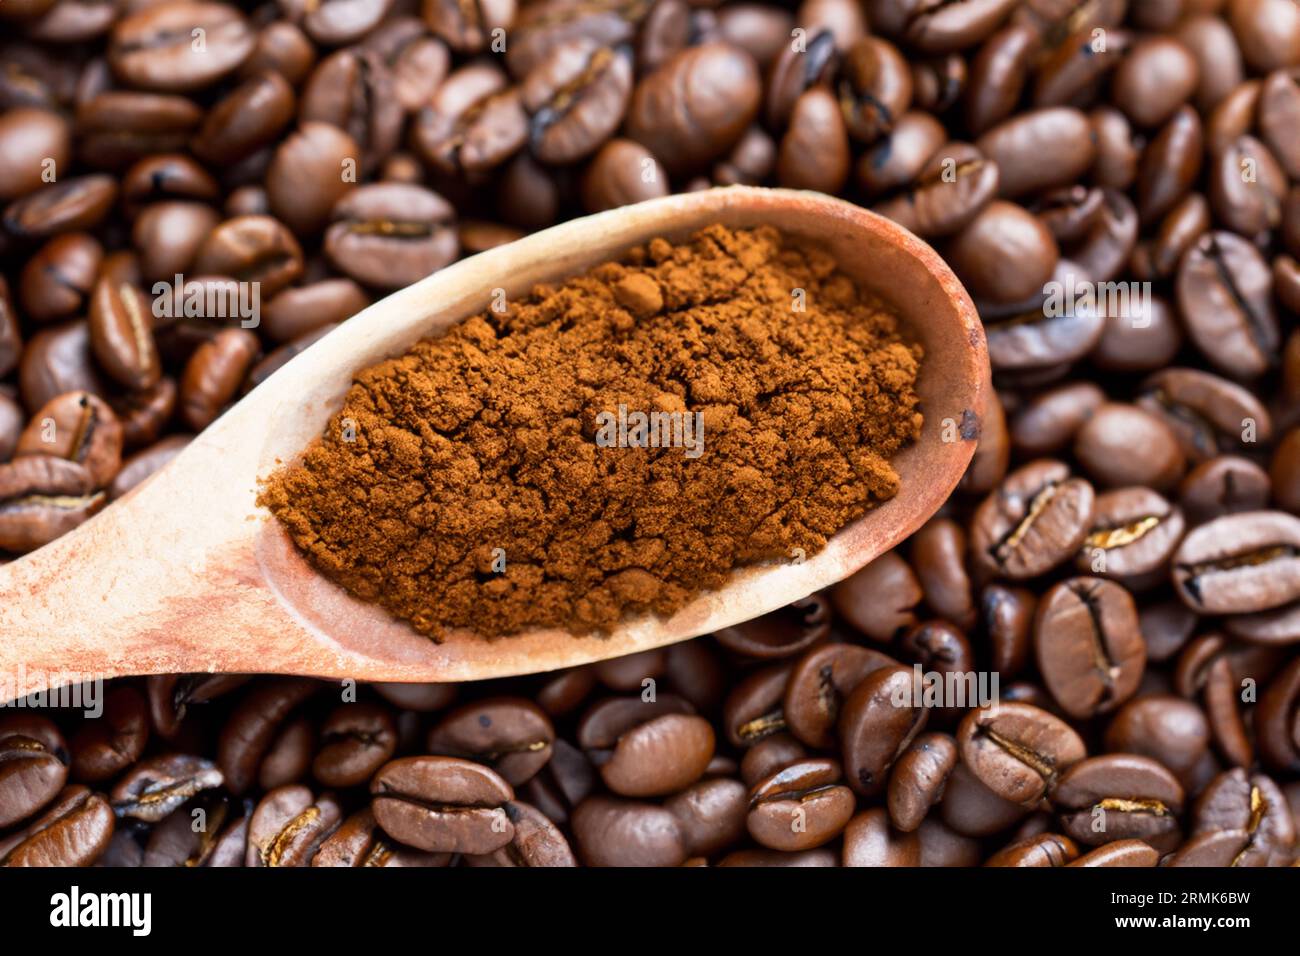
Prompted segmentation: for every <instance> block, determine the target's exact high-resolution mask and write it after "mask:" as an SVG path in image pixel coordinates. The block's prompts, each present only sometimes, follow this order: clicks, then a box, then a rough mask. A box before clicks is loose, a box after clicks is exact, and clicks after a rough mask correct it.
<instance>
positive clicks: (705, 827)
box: [664, 778, 749, 856]
mask: <svg viewBox="0 0 1300 956" xmlns="http://www.w3.org/2000/svg"><path fill="white" fill-rule="evenodd" d="M748 805H749V794H748V789H747V788H746V787H745V785H744V784H742V783H741V782H740V781H738V780H730V779H726V778H719V779H713V780H701V781H700V782H699V783H696V784H693V785H691V786H690V787H687V788H686V789H685V790H683V791H682V792H681V793H678V794H676V795H675V796H672V797H670V798H668V800H666V801H665V802H664V808H665V809H666V810H668V812H669V813H671V814H672V815H673V817H674V818H676V820H677V823H678V826H679V828H680V832H681V835H682V840H683V842H684V844H685V846H686V849H687V851H688V852H689V853H691V854H692V855H702V856H712V855H714V854H716V853H719V852H720V851H722V850H725V849H727V848H728V847H731V846H733V845H734V844H736V843H737V842H739V841H740V839H741V838H742V837H743V836H744V834H745V816H746V813H747V811H748Z"/></svg>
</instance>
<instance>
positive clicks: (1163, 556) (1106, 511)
mask: <svg viewBox="0 0 1300 956" xmlns="http://www.w3.org/2000/svg"><path fill="white" fill-rule="evenodd" d="M1184 527H1185V522H1184V520H1183V514H1182V512H1181V511H1180V510H1179V509H1178V508H1177V507H1176V506H1173V505H1170V504H1169V502H1168V501H1166V500H1165V499H1164V498H1163V497H1161V496H1160V495H1159V494H1157V493H1156V492H1154V491H1152V490H1151V489H1149V488H1141V487H1138V488H1121V489H1118V490H1116V491H1109V492H1106V493H1105V494H1102V495H1098V496H1097V501H1096V506H1095V508H1094V509H1093V515H1092V530H1090V531H1089V532H1088V537H1087V538H1085V539H1084V542H1083V548H1082V549H1081V550H1080V551H1079V556H1078V558H1077V559H1076V560H1075V566H1076V567H1077V568H1078V569H1079V570H1080V571H1083V572H1089V571H1090V572H1092V573H1093V574H1097V575H1100V576H1102V577H1112V578H1118V579H1120V580H1122V581H1125V582H1126V583H1128V584H1129V585H1130V586H1133V587H1137V586H1143V585H1146V584H1154V583H1155V582H1156V581H1157V579H1158V578H1159V577H1162V576H1163V572H1164V570H1165V568H1166V566H1167V565H1168V562H1169V559H1170V558H1171V557H1172V556H1173V553H1174V549H1175V548H1176V547H1177V546H1178V542H1179V541H1180V540H1181V539H1182V536H1183V529H1184Z"/></svg>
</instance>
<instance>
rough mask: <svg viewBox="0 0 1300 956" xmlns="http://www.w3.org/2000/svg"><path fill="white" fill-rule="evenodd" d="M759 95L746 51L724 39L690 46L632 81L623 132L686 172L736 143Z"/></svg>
mask: <svg viewBox="0 0 1300 956" xmlns="http://www.w3.org/2000/svg"><path fill="white" fill-rule="evenodd" d="M760 97H761V89H760V84H759V77H758V70H757V68H756V67H755V65H754V62H753V60H752V59H751V58H750V57H749V55H748V54H746V53H744V52H743V51H741V50H738V49H736V48H734V47H731V46H728V45H727V44H724V43H706V44H704V45H702V46H697V47H689V48H687V49H685V50H682V51H681V52H680V53H677V54H676V55H674V56H673V57H672V58H671V59H669V60H668V61H667V62H666V63H664V64H663V65H662V66H661V67H659V68H658V69H657V70H655V71H654V72H653V73H651V74H650V75H648V76H646V77H644V78H643V79H641V80H640V81H639V82H638V83H637V85H636V88H635V89H634V90H633V92H632V102H631V104H630V106H629V108H628V115H627V124H626V128H627V133H628V136H629V137H630V138H631V139H633V140H635V141H636V142H639V143H641V144H642V145H643V146H645V147H646V149H648V150H650V152H651V153H653V154H654V156H655V157H656V158H657V159H658V160H659V162H661V163H663V164H664V166H665V167H666V168H667V169H668V171H669V172H671V173H674V174H683V173H688V172H691V171H693V170H697V169H700V168H703V167H705V166H707V164H708V163H710V162H711V161H713V160H715V159H717V158H718V157H720V156H722V155H724V154H725V153H726V151H727V150H729V149H730V148H731V147H732V146H733V145H735V143H736V141H737V140H739V138H740V136H741V135H742V134H743V133H744V131H745V129H746V128H747V127H748V126H749V124H750V122H751V121H752V120H753V119H754V117H755V115H756V114H757V112H758V106H759V100H760Z"/></svg>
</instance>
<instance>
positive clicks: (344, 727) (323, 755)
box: [311, 703, 397, 787]
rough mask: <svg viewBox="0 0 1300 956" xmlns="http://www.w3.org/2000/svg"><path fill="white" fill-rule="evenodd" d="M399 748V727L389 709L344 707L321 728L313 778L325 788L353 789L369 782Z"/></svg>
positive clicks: (363, 704) (361, 706)
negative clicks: (372, 775) (352, 787)
mask: <svg viewBox="0 0 1300 956" xmlns="http://www.w3.org/2000/svg"><path fill="white" fill-rule="evenodd" d="M396 749H397V727H396V725H395V724H394V723H393V718H392V716H391V715H390V713H389V712H388V710H387V709H385V708H383V707H379V706H376V705H373V704H365V703H357V704H345V705H343V706H342V707H340V708H338V709H337V710H335V711H334V713H332V714H331V715H330V716H329V717H327V718H326V719H325V722H324V723H323V724H322V725H321V730H320V745H319V747H318V749H317V750H316V755H315V757H314V758H313V759H312V765H311V770H312V776H313V777H315V778H316V780H317V781H319V782H320V783H321V784H322V785H324V786H326V787H351V786H356V785H357V784H361V783H364V782H366V781H367V780H369V779H370V776H371V774H373V773H374V772H375V771H376V770H378V769H379V768H380V767H382V766H383V765H384V764H385V763H387V762H388V760H389V759H390V758H391V757H392V756H393V751H394V750H396Z"/></svg>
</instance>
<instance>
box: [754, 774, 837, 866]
mask: <svg viewBox="0 0 1300 956" xmlns="http://www.w3.org/2000/svg"><path fill="white" fill-rule="evenodd" d="M841 779H842V778H841V773H840V767H839V764H838V763H836V762H835V761H834V760H820V759H819V760H805V761H802V762H800V763H795V764H791V765H790V766H788V767H785V768H783V769H781V770H778V771H777V772H776V773H774V774H772V775H771V776H769V777H766V778H765V779H763V780H760V781H759V782H758V783H757V784H755V785H754V786H753V787H752V788H751V789H750V792H749V815H748V817H746V820H745V825H746V827H747V828H748V830H749V833H750V836H752V837H753V838H754V839H755V840H757V841H758V842H759V843H761V844H762V845H763V846H765V847H768V848H769V849H773V850H787V851H794V850H808V849H812V848H813V847H816V846H821V845H822V844H823V843H826V842H827V841H829V840H831V839H833V838H834V837H836V836H837V835H839V833H840V832H841V831H842V830H843V829H844V827H845V825H846V824H847V823H848V821H849V817H851V816H852V815H853V803H854V801H853V792H852V791H851V790H849V788H848V787H846V786H844V785H843V784H842V783H840V780H841Z"/></svg>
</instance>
